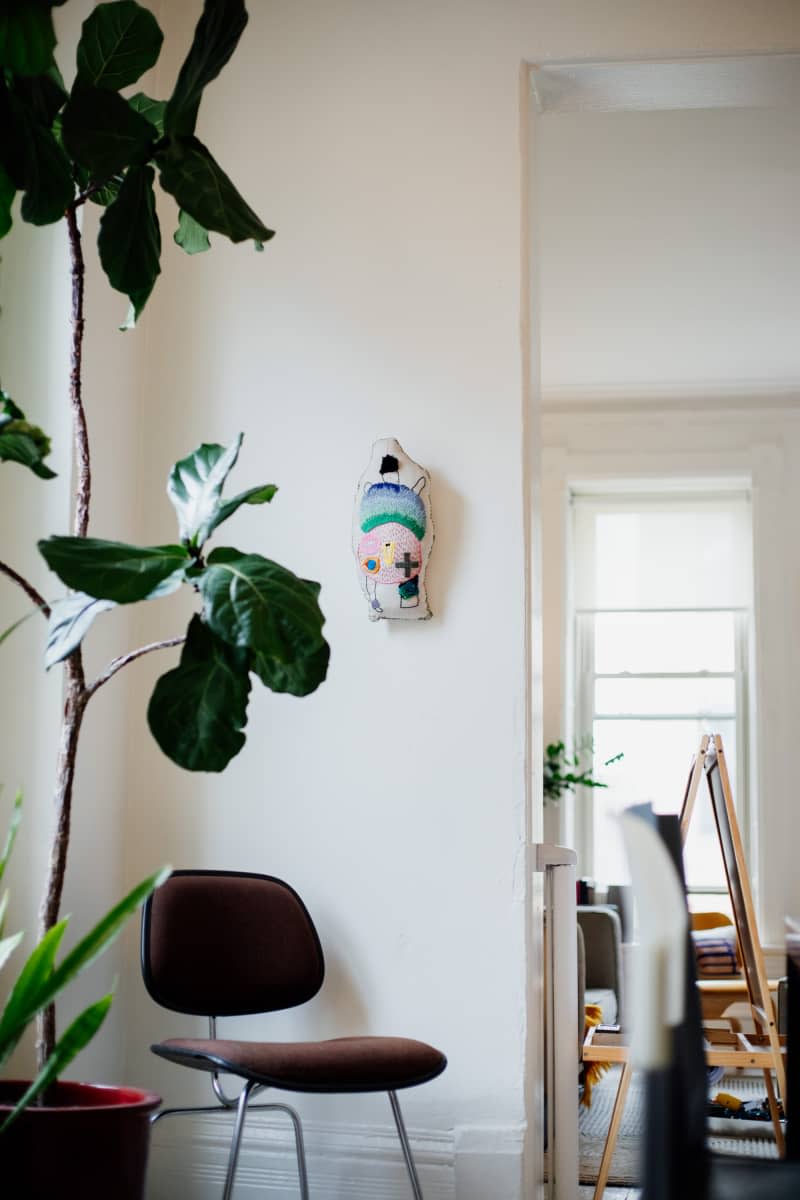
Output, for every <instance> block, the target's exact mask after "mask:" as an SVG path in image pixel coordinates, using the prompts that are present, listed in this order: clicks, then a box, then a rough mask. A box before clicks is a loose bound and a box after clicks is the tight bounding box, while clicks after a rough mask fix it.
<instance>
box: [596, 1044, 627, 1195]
mask: <svg viewBox="0 0 800 1200" xmlns="http://www.w3.org/2000/svg"><path fill="white" fill-rule="evenodd" d="M632 1074H633V1067H632V1066H631V1064H630V1061H628V1062H626V1063H624V1064H623V1067H622V1074H621V1075H620V1077H619V1086H618V1088H617V1096H616V1099H615V1100H614V1107H613V1109H612V1111H611V1121H610V1123H609V1126H608V1134H607V1135H606V1144H605V1147H604V1149H603V1157H602V1158H601V1160H600V1171H599V1172H598V1175H597V1183H596V1184H595V1188H594V1200H602V1196H603V1192H604V1191H605V1190H606V1183H607V1182H608V1175H609V1172H610V1170H611V1160H612V1158H613V1157H614V1149H615V1147H616V1145H617V1137H618V1135H619V1127H620V1124H621V1122H622V1114H623V1113H624V1111H625V1100H626V1098H627V1095H628V1086H629V1084H630V1082H631V1075H632Z"/></svg>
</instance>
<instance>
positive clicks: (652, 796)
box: [578, 720, 737, 887]
mask: <svg viewBox="0 0 800 1200" xmlns="http://www.w3.org/2000/svg"><path fill="white" fill-rule="evenodd" d="M707 732H709V730H708V729H706V728H704V726H703V722H702V720H697V721H664V722H663V723H662V722H660V721H598V722H597V723H596V724H595V726H594V741H595V753H594V761H595V763H596V764H599V763H602V762H604V761H605V760H606V759H609V758H612V757H613V756H614V755H615V754H618V753H619V752H620V751H622V753H623V754H624V757H623V759H622V760H621V761H620V762H618V763H614V764H613V765H612V766H610V767H606V768H602V767H597V768H596V770H595V774H596V777H597V778H598V779H601V780H602V781H603V782H605V783H607V784H608V788H607V789H592V790H591V791H589V792H586V793H584V794H583V795H582V796H581V797H580V798H579V801H578V802H579V803H580V804H582V805H586V806H587V808H588V814H589V815H590V818H591V821H592V826H593V838H594V872H593V873H594V876H595V878H596V879H597V880H598V881H599V882H600V883H603V884H609V883H626V882H628V878H629V876H628V868H627V863H626V861H625V850H624V847H623V844H622V837H621V835H620V832H619V822H618V814H619V813H620V812H621V811H622V810H623V809H624V808H628V807H629V806H630V805H631V804H642V803H645V802H649V803H651V804H652V805H653V807H654V808H655V809H656V811H657V812H674V813H677V812H679V811H680V807H681V804H682V802H683V795H684V791H685V788H686V780H687V778H688V774H689V767H690V764H691V761H692V757H693V755H694V754H695V753H696V751H697V748H698V746H699V744H700V738H701V736H702V734H703V733H707ZM713 732H714V733H718V734H720V735H721V736H722V739H723V744H724V746H725V757H726V760H727V763H728V769H729V771H730V775H731V786H732V788H733V795H734V799H736V797H737V788H736V737H735V724H734V722H733V721H732V720H731V721H715V722H714V730H713ZM684 863H685V867H686V875H687V881H688V884H689V886H690V887H724V886H725V875H724V870H723V866H722V860H721V857H720V852H719V843H718V841H717V834H716V829H715V826H714V818H713V815H712V812H711V805H710V802H709V800H708V793H707V789H706V786H705V782H704V781H702V782H701V788H700V792H699V794H698V799H697V803H696V805H695V811H694V814H693V816H692V824H691V827H690V830H689V837H688V840H687V843H686V848H685V852H684Z"/></svg>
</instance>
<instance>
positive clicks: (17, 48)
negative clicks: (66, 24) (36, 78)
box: [0, 0, 56, 75]
mask: <svg viewBox="0 0 800 1200" xmlns="http://www.w3.org/2000/svg"><path fill="white" fill-rule="evenodd" d="M55 45H56V33H55V29H54V28H53V17H52V14H51V12H50V7H49V5H45V4H32V3H31V0H4V3H3V5H2V7H0V67H8V68H9V69H10V70H11V71H13V72H14V73H15V74H17V75H41V74H43V72H45V71H46V70H47V69H48V67H50V66H51V65H52V62H53V50H54V49H55Z"/></svg>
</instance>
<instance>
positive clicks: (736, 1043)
mask: <svg viewBox="0 0 800 1200" xmlns="http://www.w3.org/2000/svg"><path fill="white" fill-rule="evenodd" d="M703 776H705V779H706V783H707V784H708V792H709V797H710V799H711V806H712V810H713V812H714V820H715V822H716V826H717V834H718V836H719V844H720V849H721V851H722V861H723V864H724V867H725V876H726V878H727V882H728V892H729V895H730V898H731V908H732V911H733V919H734V924H735V926H736V936H737V938H738V939H739V949H740V957H741V960H742V966H743V971H744V977H745V983H746V986H747V995H748V999H749V1002H750V1010H751V1012H752V1015H753V1022H754V1024H755V1026H756V1028H757V1029H758V1030H759V1031H760V1032H759V1033H757V1034H745V1033H740V1032H734V1031H733V1030H725V1029H711V1028H705V1027H704V1029H703V1037H704V1039H705V1041H706V1043H707V1045H706V1051H705V1055H706V1062H707V1064H708V1065H709V1066H711V1067H728V1068H731V1069H737V1068H744V1067H749V1068H751V1069H752V1068H757V1069H759V1070H761V1071H763V1072H764V1083H765V1086H766V1090H767V1102H768V1104H769V1111H770V1115H771V1117H772V1124H773V1128H774V1130H775V1140H776V1142H777V1145H778V1152H779V1153H780V1154H781V1155H783V1154H784V1152H785V1140H784V1136H783V1130H782V1129H781V1123H780V1113H779V1110H778V1102H777V1098H776V1094H775V1087H774V1086H773V1082H772V1073H773V1071H774V1073H775V1078H776V1080H777V1084H778V1092H779V1093H780V1096H781V1099H782V1100H783V1103H784V1106H785V1105H786V1068H785V1064H784V1058H783V1052H782V1047H781V1039H780V1037H779V1035H778V1029H777V1023H776V1017H775V1009H774V1006H773V1003H772V997H771V995H770V991H769V985H768V982H767V973H766V969H765V967H764V956H763V954H762V952H761V943H760V941H759V938H758V927H757V925H756V915H755V906H754V904H753V895H752V891H751V889H750V876H749V874H748V871H747V864H746V862H745V857H744V847H743V845H742V838H741V833H740V831H739V822H738V820H737V817H736V810H735V808H734V804H733V792H732V790H731V783H730V777H729V775H728V768H727V765H726V762H725V752H724V750H723V747H722V738H721V737H719V736H718V735H711V736H709V735H705V736H704V737H703V739H702V741H701V742H700V748H699V750H698V751H697V754H696V755H695V757H694V758H693V760H692V766H691V769H690V771H689V778H688V780H687V783H686V791H685V793H684V797H683V805H682V807H681V814H680V826H681V841H682V842H683V843H684V845H685V843H686V835H687V833H688V830H689V823H690V821H691V818H692V813H693V812H694V807H695V802H696V800H697V793H698V791H699V789H700V782H701V780H702V779H703ZM624 1038H625V1035H624V1034H620V1033H602V1034H601V1033H596V1031H595V1030H594V1029H591V1030H590V1031H589V1034H588V1035H587V1037H586V1040H585V1042H584V1045H583V1061H584V1062H592V1061H596V1062H613V1063H622V1071H621V1073H620V1080H619V1084H618V1086H617V1095H616V1098H615V1100H614V1107H613V1110H612V1113H611V1123H610V1125H609V1130H608V1135H607V1137H606V1144H605V1148H604V1150H603V1157H602V1159H601V1162H600V1169H599V1172H598V1176H597V1184H596V1185H595V1190H594V1200H600V1198H601V1197H602V1195H603V1192H604V1190H605V1186H606V1183H607V1181H608V1176H609V1172H610V1169H611V1160H612V1158H613V1155H614V1147H615V1146H616V1142H617V1135H618V1133H619V1128H620V1125H621V1123H622V1114H623V1112H624V1109H625V1098H626V1096H627V1092H628V1086H629V1084H630V1081H631V1075H632V1073H633V1067H632V1065H631V1061H630V1048H629V1047H628V1046H627V1045H625V1044H624Z"/></svg>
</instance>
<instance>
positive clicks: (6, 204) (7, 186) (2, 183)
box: [0, 164, 177, 238]
mask: <svg viewBox="0 0 800 1200" xmlns="http://www.w3.org/2000/svg"><path fill="white" fill-rule="evenodd" d="M16 194H17V189H16V188H15V187H14V184H13V183H12V181H11V176H10V175H9V174H8V172H7V171H6V169H5V167H4V166H3V165H2V164H0V238H4V237H5V236H6V234H7V233H8V231H9V229H10V228H11V224H12V222H11V205H12V204H13V203H14V196H15V195H16ZM176 236H177V235H176Z"/></svg>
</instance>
